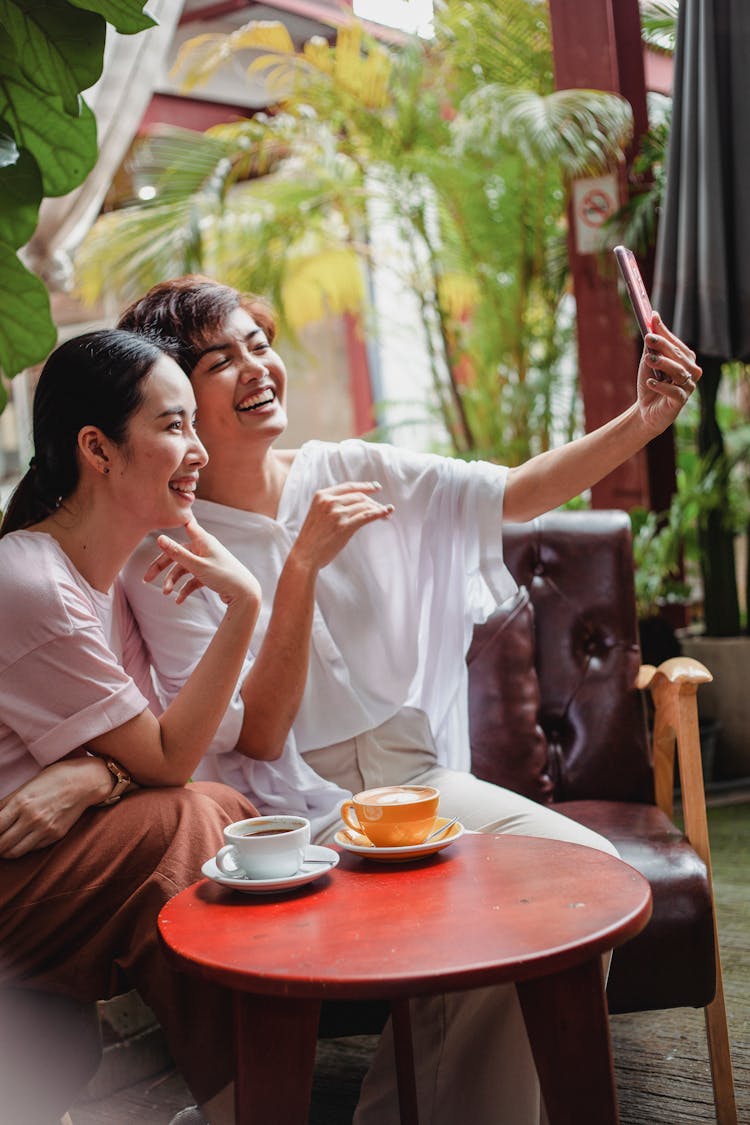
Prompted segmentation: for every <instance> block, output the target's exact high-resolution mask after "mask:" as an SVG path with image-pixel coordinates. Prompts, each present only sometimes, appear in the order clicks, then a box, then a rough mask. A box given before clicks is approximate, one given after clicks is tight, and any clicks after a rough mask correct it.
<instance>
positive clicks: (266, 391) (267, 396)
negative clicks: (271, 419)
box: [235, 387, 276, 414]
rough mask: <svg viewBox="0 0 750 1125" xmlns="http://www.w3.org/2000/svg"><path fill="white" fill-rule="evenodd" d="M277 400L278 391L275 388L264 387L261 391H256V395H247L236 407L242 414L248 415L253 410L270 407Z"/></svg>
mask: <svg viewBox="0 0 750 1125" xmlns="http://www.w3.org/2000/svg"><path fill="white" fill-rule="evenodd" d="M275 400H276V391H275V390H274V389H273V387H264V388H263V390H261V391H256V392H255V394H252V395H246V396H245V398H243V399H241V401H240V402H238V403H237V406H236V407H235V409H236V410H238V411H239V412H240V413H241V414H246V413H248V412H249V411H251V410H258V409H259V408H260V407H261V406H270V405H271V403H272V402H275Z"/></svg>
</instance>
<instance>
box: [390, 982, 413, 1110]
mask: <svg viewBox="0 0 750 1125" xmlns="http://www.w3.org/2000/svg"><path fill="white" fill-rule="evenodd" d="M391 1019H392V1021H393V1052H394V1054H395V1056H396V1082H397V1083H398V1108H399V1114H400V1117H401V1125H419V1109H418V1108H417V1085H416V1082H415V1080H414V1041H413V1039H412V1036H411V1010H410V1008H409V999H408V997H407V998H406V999H401V1000H391Z"/></svg>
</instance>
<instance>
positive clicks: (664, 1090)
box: [71, 796, 750, 1125]
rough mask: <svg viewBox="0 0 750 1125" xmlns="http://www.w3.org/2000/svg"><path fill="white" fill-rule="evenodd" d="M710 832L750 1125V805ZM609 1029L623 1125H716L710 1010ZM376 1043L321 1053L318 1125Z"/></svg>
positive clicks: (735, 1045) (720, 809)
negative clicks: (706, 1025)
mask: <svg viewBox="0 0 750 1125" xmlns="http://www.w3.org/2000/svg"><path fill="white" fill-rule="evenodd" d="M709 824H710V832H711V844H712V854H713V865H714V879H715V883H716V889H717V911H718V918H719V935H720V942H721V949H722V961H723V966H724V986H725V992H726V997H727V1007H728V1013H729V1033H730V1038H731V1042H732V1057H733V1063H734V1074H735V1087H736V1092H737V1102H738V1114H739V1122H740V1125H743V1123H746V1125H750V893H749V892H750V886H749V885H748V884H749V882H750V874H749V869H750V799H748V798H747V796H746V797H745V799H744V800H742V801H736V802H732V801H731V800H730V802H729V803H726V804H720V805H718V806H714V807H712V808H710V809H709ZM611 1028H612V1041H613V1047H614V1054H615V1069H616V1075H617V1085H618V1093H619V1101H620V1116H621V1120H622V1125H711V1123H712V1122H714V1121H715V1116H714V1110H713V1097H712V1091H711V1080H710V1074H709V1069H708V1058H707V1051H706V1040H705V1031H704V1025H703V1013H702V1011H694V1010H693V1009H677V1010H675V1011H670V1012H643V1013H637V1014H634V1015H627V1016H614V1017H613V1018H612V1020H611ZM374 1042H375V1041H374V1040H373V1039H370V1038H367V1037H361V1038H356V1039H354V1038H352V1039H344V1040H331V1041H328V1042H326V1043H321V1044H320V1045H319V1048H318V1060H317V1066H316V1079H315V1088H314V1098H313V1107H312V1111H311V1116H310V1125H350V1123H351V1119H352V1112H353V1108H354V1105H355V1104H356V1100H357V1090H358V1088H359V1083H360V1082H361V1080H362V1076H363V1075H364V1073H365V1070H366V1069H367V1065H368V1060H369V1058H370V1056H371V1053H372V1050H373V1048H374ZM190 1100H191V1099H190V1096H189V1094H188V1091H187V1089H186V1087H185V1085H184V1083H183V1082H182V1081H181V1079H180V1078H179V1076H178V1075H176V1074H175V1073H174V1072H168V1073H166V1074H163V1075H161V1076H159V1077H157V1078H151V1079H149V1080H148V1081H145V1082H141V1083H139V1084H138V1085H137V1086H133V1087H130V1088H128V1089H125V1090H122V1091H120V1092H119V1093H117V1094H114V1095H111V1096H110V1097H108V1098H106V1099H104V1100H103V1101H99V1102H89V1103H79V1104H78V1105H77V1106H75V1107H74V1108H73V1110H72V1111H71V1117H72V1120H73V1125H128V1123H130V1122H139V1123H142V1125H146V1123H148V1125H167V1123H168V1122H169V1121H170V1120H171V1118H172V1116H173V1115H174V1114H175V1113H176V1112H177V1111H178V1110H179V1109H180V1108H182V1107H183V1106H184V1105H187V1104H189V1102H190ZM267 1125H271V1123H267ZM274 1125H283V1123H280V1122H279V1123H274ZM581 1125H589V1123H584V1122H582V1123H581ZM591 1125H595V1123H591Z"/></svg>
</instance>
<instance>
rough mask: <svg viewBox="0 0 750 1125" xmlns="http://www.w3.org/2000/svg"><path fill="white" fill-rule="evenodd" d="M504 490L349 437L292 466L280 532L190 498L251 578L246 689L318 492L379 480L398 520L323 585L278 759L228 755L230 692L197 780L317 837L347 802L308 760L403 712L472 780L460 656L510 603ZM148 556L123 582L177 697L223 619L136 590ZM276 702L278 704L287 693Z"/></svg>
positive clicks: (432, 461)
mask: <svg viewBox="0 0 750 1125" xmlns="http://www.w3.org/2000/svg"><path fill="white" fill-rule="evenodd" d="M506 476H507V470H506V469H505V468H503V467H500V466H497V465H491V464H488V463H487V462H479V461H477V462H465V461H459V460H453V459H448V458H442V457H437V456H433V455H429V454H415V453H410V452H408V451H405V450H402V449H397V448H395V447H393V446H390V445H384V444H371V443H368V442H363V441H360V440H357V439H352V440H348V441H344V442H341V443H338V444H333V443H327V442H319V441H311V442H307V443H306V444H305V445H303V446H302V447H301V449H300V450H299V451H298V453H297V455H296V456H295V459H294V461H293V463H292V466H291V470H290V472H289V476H288V478H287V480H286V483H285V486H284V489H283V492H282V495H281V498H280V502H279V509H278V513H277V517H276V519H270V518H268V517H266V516H263V515H258V514H256V513H251V512H244V511H239V510H237V509H233V508H229V507H226V506H224V505H220V504H214V503H211V502H208V501H201V500H198V501H197V502H196V504H195V508H194V511H195V516H196V518H197V520H198V522H199V523H200V524H201V525H202V526H203V527H205V528H206V530H208V531H210V532H211V533H212V534H214V535H215V536H216V537H217V538H218V539H220V540H221V541H222V542H223V543H224V544H225V545H226V546H227V547H228V548H229V549H230V550H231V551H232V552H233V553H234V554H235V555H236V556H237V557H238V558H239V559H240V560H241V561H242V562H243V563H244V564H245V565H246V566H247V567H248V568H249V569H250V570H251V571H252V572H253V573H254V574H255V575H256V577H257V578H258V580H259V582H260V585H261V588H262V591H263V605H262V609H261V614H260V618H259V621H258V625H257V627H256V630H255V632H254V635H253V638H252V642H251V646H250V651H249V653H248V661H247V663H246V666H245V669H244V670H243V675H242V679H244V676H245V675H246V674H247V671H248V670H249V668H250V666H251V664H252V661H253V660H254V658H255V656H256V654H257V652H258V650H259V648H260V645H261V644H262V641H263V638H264V636H265V632H266V629H267V626H268V621H269V618H270V613H271V607H272V602H273V597H274V593H275V590H276V585H277V583H278V579H279V575H280V573H281V570H282V567H283V565H284V563H285V561H286V558H287V555H288V554H289V550H290V548H291V546H292V544H293V543H294V540H295V538H296V536H297V534H298V532H299V530H300V528H301V526H302V524H303V523H304V520H305V518H306V516H307V513H308V511H309V508H310V504H311V502H312V499H313V495H314V493H315V492H316V491H317V490H318V489H321V488H325V487H328V486H330V485H333V484H337V483H340V482H342V481H347V480H355V481H357V480H377V481H379V482H380V484H381V485H382V490H381V491H380V492H379V493H378V494H377V497H378V499H379V500H381V501H382V502H383V503H384V504H387V503H391V504H393V505H394V512H393V514H392V516H391V517H390V518H389V519H388V520H384V521H378V522H376V523H373V524H370V525H369V526H367V527H365V528H363V529H362V530H360V531H358V532H357V533H356V535H354V536H353V538H352V539H351V540H350V542H349V543H348V544H347V546H346V547H345V548H344V549H343V550H342V551H341V552H340V554H339V555H338V556H337V557H336V558H335V559H334V560H333V562H331V563H330V564H329V565H328V566H326V567H325V568H324V569H323V570H322V571H321V572H320V574H319V575H318V579H317V584H316V604H315V611H314V620H313V627H312V639H311V645H310V664H309V672H308V677H307V682H306V687H305V692H304V696H303V700H302V704H301V706H300V709H299V713H298V715H297V718H296V720H295V722H294V727H293V729H292V731H291V733H290V737H289V739H288V741H287V745H286V747H285V750H284V754H283V755H282V757H281V758H280V759H279V760H278V761H276V762H255V761H251V760H250V759H247V758H245V757H244V756H242V755H240V754H238V753H234V752H233V750H234V746H235V745H236V741H237V738H238V735H239V730H240V727H241V724H242V720H243V710H242V702H241V699H240V698H239V690H238V692H237V693H236V695H235V699H234V701H233V703H232V705H231V706H230V708H229V711H228V712H227V715H226V716H225V719H224V721H223V723H222V725H221V727H220V729H219V731H218V733H217V736H216V738H215V740H214V742H213V744H212V749H211V751H209V754H208V755H207V756H206V757H205V758H204V760H203V762H202V763H201V766H200V767H199V769H198V771H197V772H196V776H201V777H203V778H212V779H215V780H222V781H225V782H227V783H228V784H231V785H234V786H235V787H236V788H239V789H240V790H241V791H242V792H245V793H247V794H248V795H249V796H250V797H251V799H252V800H254V801H255V802H256V804H258V805H259V807H261V808H262V809H263V810H269V811H270V810H272V809H274V810H275V809H283V808H286V809H290V808H294V809H297V810H299V811H301V812H303V813H304V814H305V815H308V816H310V817H311V818H312V820H313V822H314V829H315V828H317V829H320V828H321V826H322V825H323V824H324V823H325V822H326V821H330V820H332V819H334V818H335V816H336V815H337V809H338V805H339V803H340V801H341V800H343V799H344V797H345V796H347V794H346V793H345V792H344V791H343V790H341V789H339V788H338V787H337V786H331V785H330V783H328V782H324V781H322V779H321V778H320V777H318V775H317V774H314V773H313V771H312V770H311V769H310V768H309V767H306V766H305V763H304V755H305V753H306V752H307V751H309V750H314V749H318V748H320V747H322V746H328V745H331V744H332V743H335V742H340V741H343V740H344V739H347V738H351V737H353V736H355V735H357V734H360V733H362V732H363V731H365V730H370V729H372V728H373V727H376V726H379V725H380V724H381V723H383V722H385V720H386V719H389V718H391V717H392V716H393V715H394V714H395V713H396V712H397V711H398V710H400V709H401V708H404V707H414V708H418V709H419V710H422V711H424V712H425V713H426V714H427V716H428V718H429V722H430V727H431V730H432V733H433V737H434V739H435V744H436V747H437V753H438V761H439V763H440V764H441V765H445V766H449V767H451V768H456V769H467V768H468V766H469V737H468V715H467V671H466V663H465V656H466V651H467V649H468V646H469V644H470V642H471V636H472V630H473V626H474V624H475V623H476V622H478V621H482V620H484V619H485V618H486V616H487V615H488V614H489V613H490V612H491V611H492V609H493V608H494V607H495V605H496V604H497V603H498V602H499V601H502V600H503V599H505V598H506V597H508V596H510V595H511V594H512V593H513V592H514V591H515V589H516V585H515V582H514V580H513V578H512V577H511V575H510V573H509V572H508V570H507V568H506V567H505V564H504V562H503V552H502V501H503V493H504V488H505V481H506ZM156 553H158V548H156V546H155V544H154V542H153V540H146V541H145V542H144V543H143V544H142V545H141V547H140V548H139V550H138V552H136V555H135V556H134V557H133V558H132V559H131V560H130V562H129V563H128V565H127V567H126V569H125V572H124V574H123V580H124V582H125V587H126V591H127V595H128V599H129V600H130V602H131V605H132V607H133V610H134V612H135V614H136V618H137V619H138V623H139V626H140V629H141V632H142V633H143V636H144V638H145V640H146V643H147V646H148V648H149V651H150V655H151V660H152V662H153V665H154V667H155V670H156V673H157V676H158V678H159V681H160V684H161V685H162V687H163V690H164V693H165V695H166V697H167V698H172V697H173V696H174V695H175V694H176V692H177V691H178V690H179V688H180V687H181V686H182V684H183V683H184V682H185V679H186V678H187V676H188V675H189V674H190V672H191V671H192V669H193V668H194V667H195V664H196V663H197V661H198V659H199V658H200V656H201V654H202V652H203V650H204V649H205V647H206V645H207V643H208V641H209V640H210V637H211V636H212V635H213V633H214V631H215V629H216V626H217V625H218V623H219V621H220V620H221V617H222V616H223V612H224V607H223V605H222V604H221V602H220V601H219V599H218V598H217V597H216V596H215V595H213V594H211V593H210V591H200V596H199V597H196V596H195V595H193V596H192V597H190V598H189V599H188V600H187V601H186V602H185V603H184V605H183V606H182V607H176V608H177V610H178V611H179V610H180V609H181V610H182V612H181V613H178V614H176V613H175V607H174V606H173V605H172V604H170V601H171V599H165V598H164V597H163V595H162V594H161V592H160V591H159V590H158V589H154V588H153V587H150V586H147V585H145V584H144V583H143V582H142V581H141V579H142V575H143V572H144V571H145V569H146V566H147V565H148V562H150V561H151V559H152V558H153V557H154V556H155V554H156ZM165 603H166V605H165ZM275 690H277V691H278V692H279V693H282V692H283V690H284V684H283V683H280V684H278V685H276V686H275Z"/></svg>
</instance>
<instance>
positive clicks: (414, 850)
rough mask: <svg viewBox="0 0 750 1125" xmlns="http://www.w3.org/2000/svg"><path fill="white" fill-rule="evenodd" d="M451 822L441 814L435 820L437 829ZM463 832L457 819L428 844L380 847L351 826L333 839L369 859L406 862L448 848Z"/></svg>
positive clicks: (341, 829)
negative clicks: (443, 832) (437, 838)
mask: <svg viewBox="0 0 750 1125" xmlns="http://www.w3.org/2000/svg"><path fill="white" fill-rule="evenodd" d="M449 822H450V818H449V817H447V816H439V817H438V818H437V820H436V821H435V831H437V829H438V828H440V826H441V824H448V823H449ZM463 834H464V826H463V824H461V823H460V821H456V823H455V824H454V825H453V826H452V827H451V828H449V829H448V831H447V832H446V834H445V836H441V838H440V839H439V840H430V842H429V843H427V844H409V845H406V846H402V847H400V848H378V847H376V846H375V844H373V843H371V842H370V841H369V840H368V839H367V837H366V836H362V835H360V833H359V832H354V831H352V829H351V828H340V829H339V830H338V832H337V833H336V835H335V836H334V837H333V839H334V841H335V843H337V844H338V846H339V847H340V848H343V849H344V850H345V851H347V852H352V853H353V854H354V855H361V856H365V857H366V858H367V859H377V860H380V861H381V862H383V863H405V862H406V860H409V859H420V858H421V857H422V856H425V855H433V854H434V853H435V852H440V851H442V850H443V848H448V847H450V845H451V844H454V843H455V842H456V840H458V839H460V837H461V836H463Z"/></svg>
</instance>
